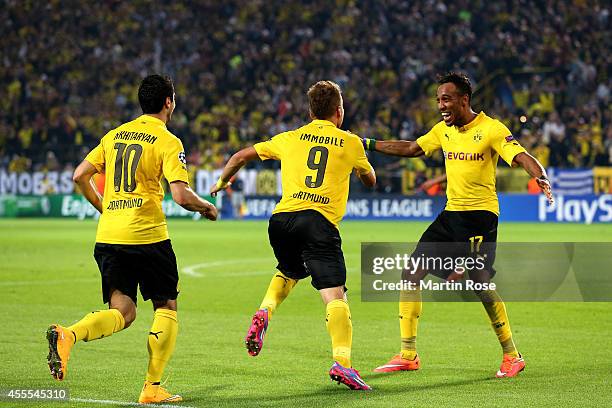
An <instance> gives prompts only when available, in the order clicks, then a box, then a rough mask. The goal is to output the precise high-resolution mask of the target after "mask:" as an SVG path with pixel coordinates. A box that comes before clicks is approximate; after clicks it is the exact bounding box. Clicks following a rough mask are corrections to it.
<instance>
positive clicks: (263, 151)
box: [253, 132, 288, 160]
mask: <svg viewBox="0 0 612 408" xmlns="http://www.w3.org/2000/svg"><path fill="white" fill-rule="evenodd" d="M287 134H288V132H285V133H279V134H278V135H276V136H274V137H273V138H272V139H270V140H267V141H265V142H260V143H256V144H255V145H253V147H254V148H255V151H256V152H257V155H258V156H259V158H260V159H261V160H268V159H274V160H280V159H281V157H282V155H283V146H284V144H285V143H284V141H285V139H286V137H287Z"/></svg>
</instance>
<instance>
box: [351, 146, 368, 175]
mask: <svg viewBox="0 0 612 408" xmlns="http://www.w3.org/2000/svg"><path fill="white" fill-rule="evenodd" d="M356 144H357V159H356V160H355V165H354V167H353V168H354V169H355V170H357V173H358V174H359V175H363V174H368V173H370V172H371V171H372V165H371V164H370V162H369V161H368V157H367V156H366V154H365V150H364V148H363V144H362V143H361V140H360V139H357V143H356Z"/></svg>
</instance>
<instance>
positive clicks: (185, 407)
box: [69, 398, 196, 408]
mask: <svg viewBox="0 0 612 408" xmlns="http://www.w3.org/2000/svg"><path fill="white" fill-rule="evenodd" d="M69 401H74V402H84V403H87V404H102V405H122V406H126V407H142V406H143V404H139V403H137V402H127V401H113V400H97V399H89V398H70V399H69ZM154 406H155V407H162V408H196V407H191V406H189V405H183V404H181V403H180V402H177V403H176V404H155V405H154Z"/></svg>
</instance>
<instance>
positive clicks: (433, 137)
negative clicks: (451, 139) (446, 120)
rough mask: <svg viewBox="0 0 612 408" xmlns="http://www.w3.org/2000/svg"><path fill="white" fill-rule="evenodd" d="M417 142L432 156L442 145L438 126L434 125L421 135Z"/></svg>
mask: <svg viewBox="0 0 612 408" xmlns="http://www.w3.org/2000/svg"><path fill="white" fill-rule="evenodd" d="M416 142H417V144H418V145H419V146H420V147H421V149H423V151H424V152H425V154H426V155H427V156H431V155H432V153H434V152H435V151H436V150H438V149H440V148H441V147H442V144H441V143H440V137H439V135H438V126H434V127H433V128H432V129H431V130H430V131H429V132H427V133H426V134H424V135H423V136H421V137H419V138H418V139H417V140H416Z"/></svg>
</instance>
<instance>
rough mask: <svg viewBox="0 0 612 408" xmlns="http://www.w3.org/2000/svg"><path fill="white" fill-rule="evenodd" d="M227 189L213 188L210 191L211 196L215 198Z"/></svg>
mask: <svg viewBox="0 0 612 408" xmlns="http://www.w3.org/2000/svg"><path fill="white" fill-rule="evenodd" d="M226 188H227V186H225V187H217V186H213V188H211V189H210V195H211V196H213V197H216V196H217V193H218V192H219V191H221V190H225V189H226Z"/></svg>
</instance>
